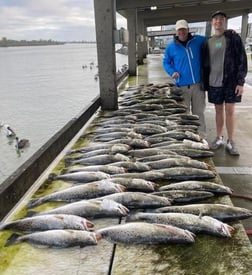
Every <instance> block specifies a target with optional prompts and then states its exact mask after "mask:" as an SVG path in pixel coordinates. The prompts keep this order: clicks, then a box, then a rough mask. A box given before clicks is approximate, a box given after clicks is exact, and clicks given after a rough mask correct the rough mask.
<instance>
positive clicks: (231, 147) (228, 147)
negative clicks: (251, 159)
mask: <svg viewBox="0 0 252 275" xmlns="http://www.w3.org/2000/svg"><path fill="white" fill-rule="evenodd" d="M226 150H227V151H228V153H229V154H230V155H232V156H239V155H240V153H239V151H238V149H237V147H236V145H235V143H234V141H232V140H227V145H226Z"/></svg>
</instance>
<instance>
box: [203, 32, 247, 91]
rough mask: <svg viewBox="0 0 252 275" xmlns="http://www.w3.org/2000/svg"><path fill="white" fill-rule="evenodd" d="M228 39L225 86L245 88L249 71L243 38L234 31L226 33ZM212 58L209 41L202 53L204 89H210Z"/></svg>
mask: <svg viewBox="0 0 252 275" xmlns="http://www.w3.org/2000/svg"><path fill="white" fill-rule="evenodd" d="M224 35H225V38H226V51H225V57H224V72H223V85H222V86H228V87H231V88H232V89H235V87H236V86H237V85H240V86H243V85H244V83H245V77H246V75H247V71H248V63H247V55H246V51H245V48H244V45H243V43H242V40H241V37H240V36H239V35H238V34H237V33H236V32H234V31H233V30H226V31H225V32H224ZM209 59H210V57H209V48H208V44H207V41H206V42H205V43H204V45H203V52H202V78H203V88H204V90H206V91H207V90H208V88H209V74H210V69H211V68H210V60H209Z"/></svg>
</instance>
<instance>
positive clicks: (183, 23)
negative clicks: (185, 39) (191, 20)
mask: <svg viewBox="0 0 252 275" xmlns="http://www.w3.org/2000/svg"><path fill="white" fill-rule="evenodd" d="M175 28H176V31H177V30H179V29H188V28H189V26H188V23H187V21H186V20H184V19H181V20H178V21H177V22H176V27H175Z"/></svg>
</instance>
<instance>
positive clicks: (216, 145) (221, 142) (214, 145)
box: [210, 136, 224, 150]
mask: <svg viewBox="0 0 252 275" xmlns="http://www.w3.org/2000/svg"><path fill="white" fill-rule="evenodd" d="M222 145H224V138H223V136H222V137H216V138H215V140H214V141H213V142H212V143H211V144H210V149H211V150H216V149H218V148H220V147H221V146H222Z"/></svg>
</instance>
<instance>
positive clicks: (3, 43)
mask: <svg viewBox="0 0 252 275" xmlns="http://www.w3.org/2000/svg"><path fill="white" fill-rule="evenodd" d="M69 43H76V44H80V43H83V44H95V43H96V42H95V41H69V42H62V41H54V40H31V41H28V40H21V41H19V40H9V39H5V38H3V39H1V40H0V47H21V46H50V45H64V44H69Z"/></svg>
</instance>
